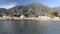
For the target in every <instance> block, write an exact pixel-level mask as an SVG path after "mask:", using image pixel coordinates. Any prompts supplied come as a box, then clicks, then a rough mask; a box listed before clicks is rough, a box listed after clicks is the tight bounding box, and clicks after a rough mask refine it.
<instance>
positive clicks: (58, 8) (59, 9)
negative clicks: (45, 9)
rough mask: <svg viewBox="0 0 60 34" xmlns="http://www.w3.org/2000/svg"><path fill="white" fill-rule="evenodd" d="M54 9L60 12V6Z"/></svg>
mask: <svg viewBox="0 0 60 34" xmlns="http://www.w3.org/2000/svg"><path fill="white" fill-rule="evenodd" d="M52 9H53V10H55V11H56V12H57V13H59V14H60V7H55V8H52Z"/></svg>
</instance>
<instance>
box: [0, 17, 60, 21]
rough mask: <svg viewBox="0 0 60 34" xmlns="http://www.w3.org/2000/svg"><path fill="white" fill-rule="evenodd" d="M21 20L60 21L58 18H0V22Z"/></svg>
mask: <svg viewBox="0 0 60 34" xmlns="http://www.w3.org/2000/svg"><path fill="white" fill-rule="evenodd" d="M12 19H13V20H22V19H28V20H60V18H50V19H49V18H20V17H13V18H5V17H0V20H12Z"/></svg>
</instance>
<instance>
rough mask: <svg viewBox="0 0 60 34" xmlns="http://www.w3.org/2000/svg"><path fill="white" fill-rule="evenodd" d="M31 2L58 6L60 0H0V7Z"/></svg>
mask: <svg viewBox="0 0 60 34" xmlns="http://www.w3.org/2000/svg"><path fill="white" fill-rule="evenodd" d="M33 2H38V3H42V4H44V5H47V6H49V7H58V6H60V0H0V8H7V9H8V8H11V7H14V6H16V5H20V4H30V3H33Z"/></svg>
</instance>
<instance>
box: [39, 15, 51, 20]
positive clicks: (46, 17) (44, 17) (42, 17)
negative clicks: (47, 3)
mask: <svg viewBox="0 0 60 34" xmlns="http://www.w3.org/2000/svg"><path fill="white" fill-rule="evenodd" d="M38 18H41V19H50V18H51V17H49V16H39V17H38Z"/></svg>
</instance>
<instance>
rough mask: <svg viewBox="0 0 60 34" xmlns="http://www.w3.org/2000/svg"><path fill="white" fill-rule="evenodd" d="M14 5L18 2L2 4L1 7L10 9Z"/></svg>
mask: <svg viewBox="0 0 60 34" xmlns="http://www.w3.org/2000/svg"><path fill="white" fill-rule="evenodd" d="M14 6H16V3H10V4H5V5H1V6H0V8H6V9H9V8H12V7H14Z"/></svg>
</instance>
